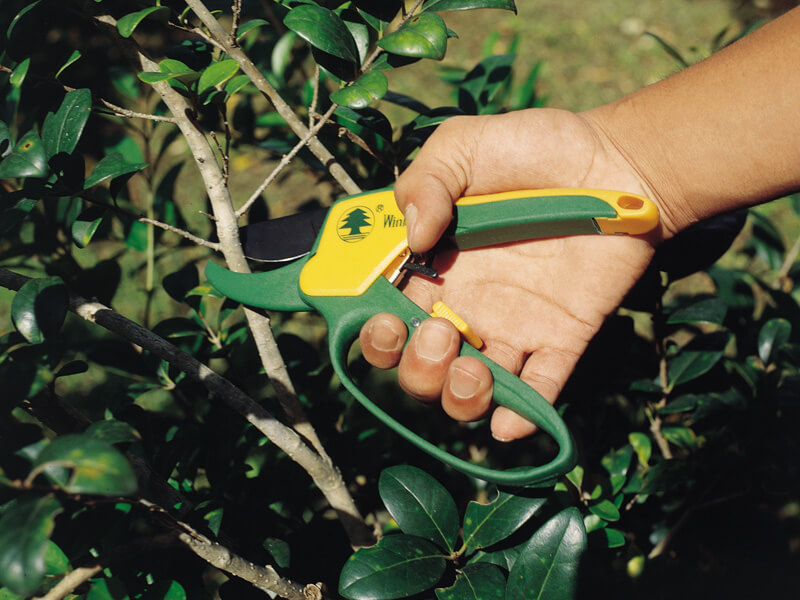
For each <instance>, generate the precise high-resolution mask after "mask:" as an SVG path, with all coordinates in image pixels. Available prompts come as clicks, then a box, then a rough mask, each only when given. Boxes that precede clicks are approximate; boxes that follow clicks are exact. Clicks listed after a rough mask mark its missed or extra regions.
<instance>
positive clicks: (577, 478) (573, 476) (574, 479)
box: [566, 465, 584, 490]
mask: <svg viewBox="0 0 800 600" xmlns="http://www.w3.org/2000/svg"><path fill="white" fill-rule="evenodd" d="M583 474H584V471H583V467H582V466H580V465H575V468H574V469H572V471H570V472H569V473H567V475H566V478H567V480H568V481H569V482H570V483H571V484H572V485H574V486H575V489H578V490H580V489H581V486H582V485H583Z"/></svg>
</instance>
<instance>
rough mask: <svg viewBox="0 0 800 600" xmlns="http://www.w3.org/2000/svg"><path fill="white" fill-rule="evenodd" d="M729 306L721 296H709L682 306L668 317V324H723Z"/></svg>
mask: <svg viewBox="0 0 800 600" xmlns="http://www.w3.org/2000/svg"><path fill="white" fill-rule="evenodd" d="M727 312H728V307H727V305H726V304H725V302H724V301H723V300H722V299H721V298H707V299H705V300H700V302H695V303H694V304H692V305H690V306H687V307H686V308H681V309H679V310H676V311H675V312H674V313H672V314H671V315H670V316H669V317H667V324H668V325H678V324H682V323H713V324H715V325H722V322H723V321H724V320H725V315H726V313H727Z"/></svg>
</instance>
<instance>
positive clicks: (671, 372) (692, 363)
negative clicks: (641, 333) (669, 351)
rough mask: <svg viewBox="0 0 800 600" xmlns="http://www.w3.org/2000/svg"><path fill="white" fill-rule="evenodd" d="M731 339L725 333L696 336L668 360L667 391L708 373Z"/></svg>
mask: <svg viewBox="0 0 800 600" xmlns="http://www.w3.org/2000/svg"><path fill="white" fill-rule="evenodd" d="M730 338H731V334H730V333H729V332H727V331H716V332H714V333H708V334H705V335H700V336H697V337H696V338H695V339H693V340H692V341H691V342H689V343H688V344H687V345H686V346H685V347H684V348H682V349H681V351H680V353H679V354H678V355H677V356H674V357H672V358H671V359H670V361H669V365H668V367H667V382H668V385H667V387H668V390H667V391H671V390H672V389H673V388H674V387H675V386H676V385H681V384H682V383H686V382H688V381H692V380H693V379H697V378H698V377H700V376H701V375H705V374H706V373H708V372H709V371H710V370H711V369H712V368H713V367H714V365H716V364H717V363H718V362H719V361H720V359H721V358H722V355H723V353H724V351H725V346H726V345H727V344H728V341H729V340H730Z"/></svg>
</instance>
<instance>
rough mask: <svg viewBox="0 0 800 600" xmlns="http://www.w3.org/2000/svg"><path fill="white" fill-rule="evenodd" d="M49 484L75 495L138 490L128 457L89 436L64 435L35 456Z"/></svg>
mask: <svg viewBox="0 0 800 600" xmlns="http://www.w3.org/2000/svg"><path fill="white" fill-rule="evenodd" d="M34 466H36V467H39V468H41V469H42V470H43V471H44V473H46V474H47V476H48V478H49V479H50V481H51V482H52V483H53V484H54V485H56V486H58V487H60V488H62V489H64V490H65V491H67V492H69V493H72V494H100V495H105V496H126V495H129V494H133V493H134V492H135V491H136V489H137V482H136V475H135V474H134V472H133V469H132V468H131V465H130V463H129V462H128V460H127V459H126V458H125V456H124V455H123V454H122V453H121V452H120V451H119V450H117V449H116V448H114V447H113V446H111V445H110V444H108V443H106V442H104V441H101V440H99V439H96V438H92V437H89V436H88V435H78V434H70V435H62V436H61V437H58V438H56V439H55V440H53V441H52V442H50V444H48V445H47V447H46V448H45V449H44V450H42V451H41V452H40V453H39V455H38V456H37V457H36V461H35V464H34Z"/></svg>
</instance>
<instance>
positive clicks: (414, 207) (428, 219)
mask: <svg viewBox="0 0 800 600" xmlns="http://www.w3.org/2000/svg"><path fill="white" fill-rule="evenodd" d="M462 120H463V121H464V122H463V125H466V126H465V127H462V126H461V122H462ZM470 121H471V120H470V119H464V118H463V117H452V118H450V119H448V120H447V121H445V122H444V123H442V124H441V125H439V127H437V129H436V131H434V133H433V134H432V135H431V137H430V138H428V141H427V142H425V144H424V145H423V147H422V148H421V149H420V151H419V153H418V154H417V156H416V158H415V159H414V161H413V162H412V163H411V165H410V166H409V167H408V168H407V169H406V170H405V171H404V172H403V174H402V175H401V176H400V177H399V178H398V180H397V182H396V184H395V198H396V199H397V205H398V206H399V207H400V210H402V211H403V214H404V215H405V218H406V228H407V230H408V245H409V247H410V248H411V250H412V251H413V252H426V251H428V250H430V249H431V248H433V246H434V244H436V242H437V240H438V239H439V237H441V235H442V233H444V230H445V229H446V228H447V225H448V224H449V223H450V220H451V219H452V216H453V204H454V203H455V201H456V200H458V199H459V198H460V197H461V196H462V195H463V193H464V190H465V189H466V188H467V187H468V186H469V179H470V176H469V173H470V169H471V165H470V161H469V159H468V157H469V155H470V150H469V145H470V144H472V143H474V141H472V140H471V139H470V136H469V135H465V132H466V131H467V130H471V129H472V128H471V127H470V125H471V123H470Z"/></svg>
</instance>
